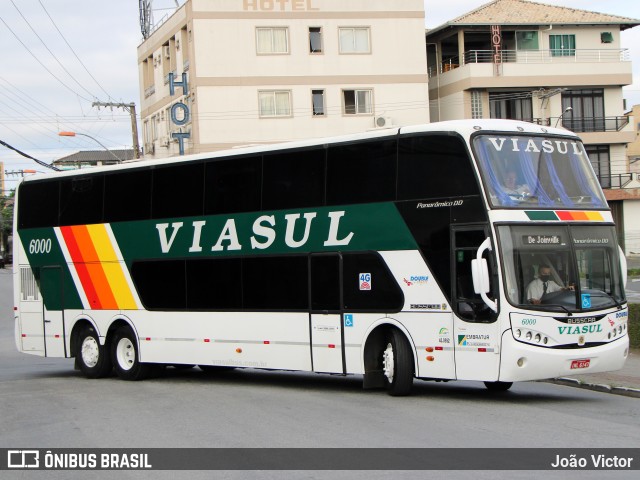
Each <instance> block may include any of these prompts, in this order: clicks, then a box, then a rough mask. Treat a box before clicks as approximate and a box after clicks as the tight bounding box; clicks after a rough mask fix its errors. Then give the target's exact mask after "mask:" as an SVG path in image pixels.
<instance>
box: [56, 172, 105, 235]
mask: <svg viewBox="0 0 640 480" xmlns="http://www.w3.org/2000/svg"><path fill="white" fill-rule="evenodd" d="M103 197H104V177H103V176H102V175H100V176H97V175H91V176H89V175H83V176H79V177H76V178H69V179H63V180H61V181H60V225H86V224H91V223H101V222H102V202H103Z"/></svg>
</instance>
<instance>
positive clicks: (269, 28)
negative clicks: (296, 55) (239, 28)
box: [256, 27, 291, 55]
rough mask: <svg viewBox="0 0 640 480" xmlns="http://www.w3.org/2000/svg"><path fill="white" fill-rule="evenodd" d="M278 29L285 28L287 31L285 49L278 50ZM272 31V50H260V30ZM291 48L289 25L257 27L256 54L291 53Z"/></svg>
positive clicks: (285, 31)
mask: <svg viewBox="0 0 640 480" xmlns="http://www.w3.org/2000/svg"><path fill="white" fill-rule="evenodd" d="M276 30H284V33H285V50H284V51H278V50H276V44H275V35H274V32H275V31H276ZM260 31H264V32H270V40H271V41H270V50H262V51H261V50H260V35H259V33H258V32H260ZM290 53H291V49H290V48H289V27H256V54H257V55H289V54H290Z"/></svg>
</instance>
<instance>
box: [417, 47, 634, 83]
mask: <svg viewBox="0 0 640 480" xmlns="http://www.w3.org/2000/svg"><path fill="white" fill-rule="evenodd" d="M495 55H496V54H495V53H494V52H493V51H492V50H469V51H467V52H465V53H464V56H463V57H462V58H460V57H459V56H456V57H448V58H446V59H444V60H443V61H442V63H441V64H440V65H439V66H438V68H437V69H436V68H435V67H434V66H431V67H429V78H431V77H433V76H436V75H438V74H439V73H446V72H450V71H452V70H455V69H457V68H460V67H462V66H465V65H473V64H492V63H494V57H495ZM497 55H498V58H499V61H498V62H497V64H498V65H501V64H523V65H539V64H565V65H566V64H571V63H574V64H588V63H590V64H593V63H609V64H611V63H621V62H630V61H631V56H630V54H629V50H628V49H626V48H623V49H582V50H580V49H575V50H574V49H571V50H502V51H501V52H500V53H498V54H497Z"/></svg>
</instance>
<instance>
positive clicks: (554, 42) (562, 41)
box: [549, 35, 576, 57]
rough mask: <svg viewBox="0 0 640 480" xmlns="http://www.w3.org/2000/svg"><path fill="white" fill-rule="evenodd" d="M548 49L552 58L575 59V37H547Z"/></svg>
mask: <svg viewBox="0 0 640 480" xmlns="http://www.w3.org/2000/svg"><path fill="white" fill-rule="evenodd" d="M549 49H550V50H551V56H552V57H575V55H576V36H575V35H549Z"/></svg>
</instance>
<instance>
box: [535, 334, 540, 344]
mask: <svg viewBox="0 0 640 480" xmlns="http://www.w3.org/2000/svg"><path fill="white" fill-rule="evenodd" d="M540 340H542V337H541V336H540V334H539V333H536V336H535V341H536V343H540Z"/></svg>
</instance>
